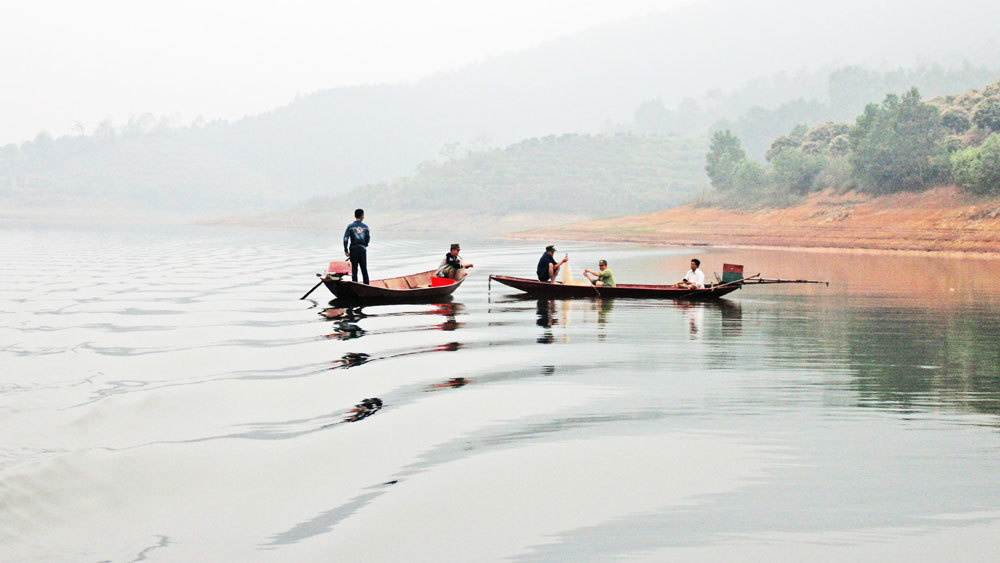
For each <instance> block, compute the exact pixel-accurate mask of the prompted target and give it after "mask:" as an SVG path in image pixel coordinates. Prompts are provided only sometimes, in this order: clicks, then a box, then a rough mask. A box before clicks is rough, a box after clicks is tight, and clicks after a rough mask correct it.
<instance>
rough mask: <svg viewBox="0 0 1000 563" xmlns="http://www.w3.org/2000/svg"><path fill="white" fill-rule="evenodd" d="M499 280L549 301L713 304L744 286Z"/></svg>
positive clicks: (496, 277) (495, 278) (740, 284)
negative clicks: (618, 299)
mask: <svg viewBox="0 0 1000 563" xmlns="http://www.w3.org/2000/svg"><path fill="white" fill-rule="evenodd" d="M493 280H496V281H498V282H500V283H502V284H504V285H506V286H509V287H513V288H514V289H518V290H521V291H523V292H525V293H527V294H528V295H531V296H533V297H548V298H553V299H562V298H569V297H601V298H604V297H627V298H633V299H690V300H711V299H718V298H720V297H722V296H723V295H726V294H728V293H732V292H733V291H736V290H737V289H739V288H740V287H741V286H742V283H739V282H736V283H733V282H730V283H723V284H716V285H713V286H708V287H705V288H701V289H684V288H680V287H677V286H673V285H644V284H630V283H620V284H618V285H616V286H614V287H606V286H600V287H597V286H593V285H590V284H589V283H587V284H583V285H576V284H564V283H558V282H556V283H549V282H542V281H538V280H530V279H526V278H515V277H512V276H497V275H492V276H490V281H491V282H492V281H493Z"/></svg>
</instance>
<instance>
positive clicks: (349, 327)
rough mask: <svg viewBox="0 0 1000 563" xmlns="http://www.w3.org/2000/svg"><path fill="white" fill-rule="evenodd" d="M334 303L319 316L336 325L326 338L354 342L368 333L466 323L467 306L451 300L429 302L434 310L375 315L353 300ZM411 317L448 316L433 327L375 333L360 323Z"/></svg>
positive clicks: (452, 327)
mask: <svg viewBox="0 0 1000 563" xmlns="http://www.w3.org/2000/svg"><path fill="white" fill-rule="evenodd" d="M331 304H332V305H335V306H332V307H329V308H327V309H324V310H322V311H320V313H319V314H320V316H322V317H323V318H325V319H327V320H329V321H331V322H333V323H334V327H335V329H336V330H334V331H333V332H331V333H329V334H327V335H326V338H328V339H331V340H353V339H356V338H361V337H362V336H365V335H367V334H390V333H393V332H414V331H420V330H443V331H454V330H456V329H458V328H459V327H461V326H462V323H461V322H459V321H458V315H459V314H461V312H462V311H463V309H464V307H465V306H464V305H462V304H461V303H454V302H452V301H450V300H449V301H446V302H441V303H428V304H427V305H430V307H431V308H430V309H417V310H404V311H398V312H397V311H391V310H390V312H384V313H383V312H373V313H370V314H369V313H366V312H365V311H364V306H362V305H356V304H354V303H352V302H350V301H347V302H345V301H341V300H334V301H331ZM409 315H441V316H443V317H444V321H443V322H441V323H437V324H433V325H424V326H416V327H406V328H402V329H400V328H396V329H382V330H374V331H369V330H365V329H363V328H362V327H361V325H360V324H359V322H360V321H361V320H362V319H366V318H371V317H389V316H409Z"/></svg>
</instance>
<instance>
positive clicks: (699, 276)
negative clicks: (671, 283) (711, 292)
mask: <svg viewBox="0 0 1000 563" xmlns="http://www.w3.org/2000/svg"><path fill="white" fill-rule="evenodd" d="M699 266H701V260H698V259H697V258H692V259H691V269H690V270H688V273H686V274H684V279H682V280H681V281H679V282H677V287H680V288H682V289H701V288H703V287H705V272H702V271H701V269H700V268H699Z"/></svg>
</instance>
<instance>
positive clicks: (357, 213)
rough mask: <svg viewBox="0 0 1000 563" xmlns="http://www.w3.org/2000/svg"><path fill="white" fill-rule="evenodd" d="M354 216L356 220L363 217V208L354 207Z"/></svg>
mask: <svg viewBox="0 0 1000 563" xmlns="http://www.w3.org/2000/svg"><path fill="white" fill-rule="evenodd" d="M354 218H355V219H357V220H358V221H360V220H362V219H364V218H365V210H364V209H355V210H354Z"/></svg>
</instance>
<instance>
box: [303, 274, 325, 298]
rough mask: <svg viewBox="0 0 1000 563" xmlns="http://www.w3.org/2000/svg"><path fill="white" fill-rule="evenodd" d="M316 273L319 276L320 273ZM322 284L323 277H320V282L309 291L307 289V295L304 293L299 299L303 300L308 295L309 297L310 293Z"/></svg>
mask: <svg viewBox="0 0 1000 563" xmlns="http://www.w3.org/2000/svg"><path fill="white" fill-rule="evenodd" d="M316 275H317V276H318V275H319V274H316ZM321 285H323V279H322V278H320V280H319V283H317V284H316V285H314V286H313V288H312V289H310V290H309V291H307V292H306V294H305V295H303V296H302V297H299V301H302V300H303V299H305V298H306V297H309V294H310V293H312V292H314V291H316V288H317V287H319V286H321Z"/></svg>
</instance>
